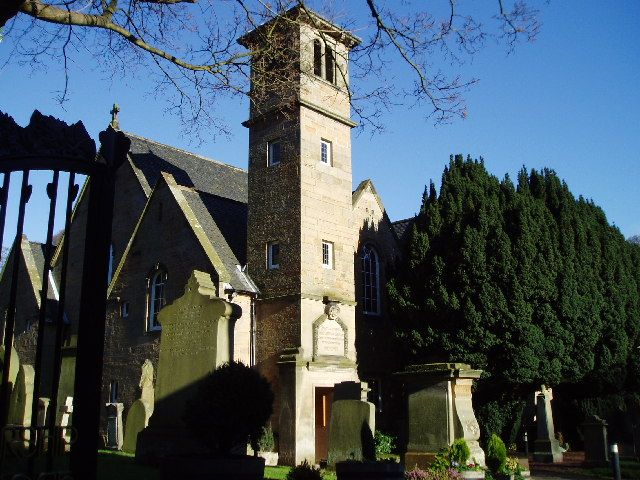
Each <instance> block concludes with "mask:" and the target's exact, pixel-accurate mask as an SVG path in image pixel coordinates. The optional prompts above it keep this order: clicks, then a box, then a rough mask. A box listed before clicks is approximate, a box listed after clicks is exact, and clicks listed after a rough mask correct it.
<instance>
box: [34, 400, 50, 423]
mask: <svg viewBox="0 0 640 480" xmlns="http://www.w3.org/2000/svg"><path fill="white" fill-rule="evenodd" d="M50 402H51V400H49V399H48V398H46V397H40V398H39V399H38V419H37V420H38V426H39V427H42V426H44V424H45V422H46V421H47V412H48V411H49V403H50Z"/></svg>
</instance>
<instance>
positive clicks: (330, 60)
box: [324, 45, 336, 83]
mask: <svg viewBox="0 0 640 480" xmlns="http://www.w3.org/2000/svg"><path fill="white" fill-rule="evenodd" d="M324 56H325V60H324V67H325V73H326V75H325V78H326V79H327V82H331V83H334V82H335V80H336V79H335V72H334V69H335V62H336V59H335V57H334V55H333V49H332V48H331V47H330V46H328V45H327V46H325V54H324Z"/></svg>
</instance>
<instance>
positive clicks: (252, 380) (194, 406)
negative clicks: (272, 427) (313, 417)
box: [183, 362, 273, 455]
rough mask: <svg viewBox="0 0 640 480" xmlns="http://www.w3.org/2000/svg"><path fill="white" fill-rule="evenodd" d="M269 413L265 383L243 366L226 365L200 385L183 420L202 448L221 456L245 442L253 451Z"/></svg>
mask: <svg viewBox="0 0 640 480" xmlns="http://www.w3.org/2000/svg"><path fill="white" fill-rule="evenodd" d="M272 413H273V392H272V390H271V385H270V384H269V382H268V381H267V379H266V378H264V377H263V376H262V375H260V373H258V371H257V370H254V369H252V368H250V367H248V366H246V365H244V364H243V363H240V362H229V363H225V364H223V365H221V366H220V367H218V368H216V369H215V370H214V371H213V372H212V373H211V375H209V376H208V377H206V378H205V379H204V380H203V381H202V382H200V385H198V390H197V393H196V395H195V396H194V397H193V398H192V399H190V400H189V401H188V402H187V406H186V409H185V412H184V415H183V420H184V422H185V424H186V425H187V427H188V428H190V429H191V431H193V433H194V434H195V435H196V437H198V438H199V439H200V441H201V442H202V443H203V444H204V445H206V446H207V447H208V448H210V449H211V450H213V451H214V452H216V453H218V454H223V455H224V454H228V453H230V452H231V450H232V449H233V448H234V447H236V446H239V445H240V446H241V445H246V444H247V443H248V442H250V443H251V445H252V446H253V448H254V450H256V449H257V448H258V440H259V439H260V435H261V433H262V427H264V426H265V424H266V423H267V420H269V417H270V416H271V414H272Z"/></svg>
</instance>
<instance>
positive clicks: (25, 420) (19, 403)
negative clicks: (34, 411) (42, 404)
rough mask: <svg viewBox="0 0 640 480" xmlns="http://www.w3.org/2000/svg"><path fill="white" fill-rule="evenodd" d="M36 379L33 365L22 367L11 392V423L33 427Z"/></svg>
mask: <svg viewBox="0 0 640 480" xmlns="http://www.w3.org/2000/svg"><path fill="white" fill-rule="evenodd" d="M34 377H35V370H34V369H33V367H32V366H31V365H20V368H19V369H18V375H17V377H16V383H15V385H14V387H13V391H12V392H11V403H10V406H9V423H12V424H14V425H23V426H25V427H29V426H31V407H32V402H33V379H34Z"/></svg>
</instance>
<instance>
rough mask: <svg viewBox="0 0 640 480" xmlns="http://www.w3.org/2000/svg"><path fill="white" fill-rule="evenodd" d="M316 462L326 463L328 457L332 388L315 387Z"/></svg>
mask: <svg viewBox="0 0 640 480" xmlns="http://www.w3.org/2000/svg"><path fill="white" fill-rule="evenodd" d="M315 400H316V462H317V463H320V462H321V461H323V460H324V461H326V460H327V458H328V456H329V423H330V422H331V402H333V387H316V394H315Z"/></svg>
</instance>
